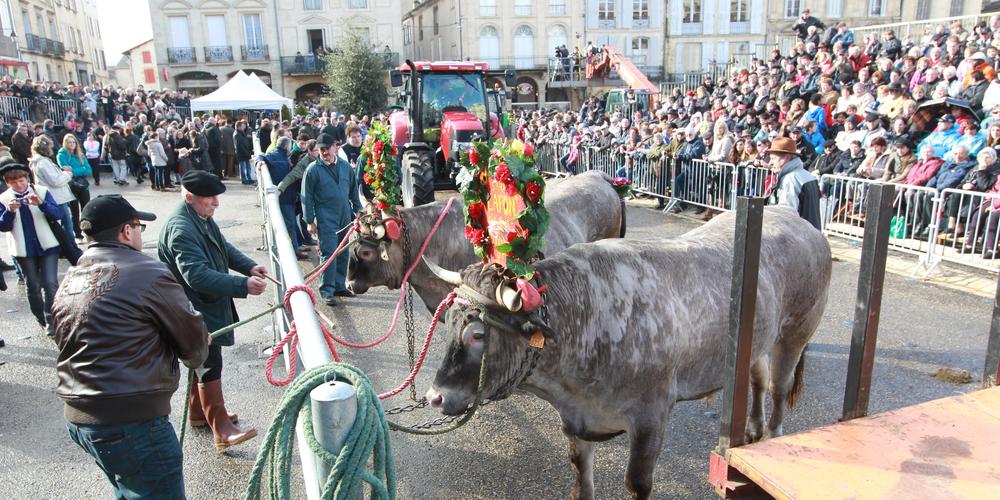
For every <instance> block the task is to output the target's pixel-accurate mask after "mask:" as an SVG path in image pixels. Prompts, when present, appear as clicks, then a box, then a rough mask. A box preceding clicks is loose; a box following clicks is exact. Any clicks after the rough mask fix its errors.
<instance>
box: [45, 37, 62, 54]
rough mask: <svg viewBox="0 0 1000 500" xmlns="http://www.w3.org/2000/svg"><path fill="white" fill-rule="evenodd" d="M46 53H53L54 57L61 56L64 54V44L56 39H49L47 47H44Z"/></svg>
mask: <svg viewBox="0 0 1000 500" xmlns="http://www.w3.org/2000/svg"><path fill="white" fill-rule="evenodd" d="M46 49H47V50H46V51H45V53H46V54H49V55H53V56H56V57H63V56H64V55H66V46H65V45H63V43H62V42H59V41H56V40H49V43H48V47H46Z"/></svg>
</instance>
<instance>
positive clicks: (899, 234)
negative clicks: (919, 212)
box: [889, 215, 908, 239]
mask: <svg viewBox="0 0 1000 500" xmlns="http://www.w3.org/2000/svg"><path fill="white" fill-rule="evenodd" d="M907 233H908V231H907V227H906V218H905V217H900V216H898V215H894V216H893V217H892V219H890V220H889V237H890V238H895V239H904V238H906V235H907Z"/></svg>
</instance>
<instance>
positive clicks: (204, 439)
mask: <svg viewBox="0 0 1000 500" xmlns="http://www.w3.org/2000/svg"><path fill="white" fill-rule="evenodd" d="M229 189H230V191H229V192H228V193H227V194H225V195H224V196H223V205H222V207H221V208H220V210H219V212H218V214H217V219H218V221H219V225H220V226H221V227H222V229H223V232H224V233H225V234H226V236H227V237H228V238H229V240H230V241H231V242H232V243H233V244H235V245H236V246H237V247H239V248H241V249H243V250H244V251H245V252H246V253H248V254H249V255H251V256H252V257H254V258H255V259H257V260H258V261H259V262H265V261H266V257H265V255H264V254H263V253H262V252H259V251H256V250H255V249H256V248H257V247H258V246H260V242H261V235H260V221H261V219H260V212H259V208H258V207H256V206H255V201H256V198H255V196H254V194H253V191H252V190H251V189H249V188H246V187H244V186H241V185H239V183H232V182H230V183H229ZM112 191H118V188H116V187H114V186H108V187H103V186H102V188H100V189H98V190H95V194H98V193H100V192H112ZM124 194H125V195H126V196H127V197H128V198H129V199H130V200H131V201H132V203H133V204H135V205H136V206H137V207H138V208H139V209H140V210H153V211H156V212H157V213H158V214H160V216H161V220H160V221H157V222H154V223H152V224H151V225H150V228H149V229H148V230H147V233H146V234H145V239H146V240H147V243H146V248H147V250H146V251H147V252H149V253H151V254H155V248H154V247H155V240H156V235H157V233H158V231H159V227H160V222H162V219H163V217H164V216H165V215H166V214H167V213H169V211H170V210H172V209H173V206H174V205H175V204H176V203H178V202H179V199H180V195H179V194H177V193H173V194H164V193H154V192H151V191H150V190H149V189H148V188H146V187H145V186H139V187H137V186H135V185H132V186H129V187H127V188H125V189H124ZM647 206H648V205H647V204H645V203H642V202H630V206H629V213H628V221H629V224H630V227H629V235H628V237H630V238H646V237H653V236H657V237H660V236H669V235H676V234H680V233H682V232H684V231H686V230H689V229H691V228H692V227H695V226H696V224H697V223H695V222H693V221H691V220H690V219H687V218H682V217H676V216H666V215H663V214H661V213H659V212H656V211H653V210H650V209H648V208H646V207H647ZM5 252H6V245H5V244H4V245H0V254H4V255H5V257H6V254H5ZM64 264H65V263H64ZM833 269H834V273H833V282H832V290H831V294H830V303H829V304H828V306H827V312H826V315H825V319H824V322H823V324H822V326H821V327H820V330H819V332H818V333H817V335H816V336H815V337H814V339H813V342H812V344H811V345H810V348H809V351H808V355H807V359H806V388H805V393H804V396H803V398H802V399H801V401H800V403H799V406H798V407H797V408H795V410H793V411H792V412H791V414H790V416H789V418H788V419H787V421H786V425H785V430H786V431H787V432H795V431H797V430H802V429H807V428H811V427H815V426H818V425H823V424H829V423H833V422H835V421H836V420H837V418H838V416H839V415H840V411H841V403H842V398H843V387H844V379H845V373H846V366H847V356H848V350H849V345H850V328H851V320H852V318H853V311H854V297H855V293H856V291H855V287H856V282H857V273H858V266H857V265H856V264H854V263H851V262H845V261H838V262H835V263H834V267H833ZM7 279H8V283H10V284H11V285H13V286H12V289H11V290H9V291H8V292H6V293H2V294H0V304H2V305H0V315H2V320H0V337H2V338H3V339H4V340H6V342H7V346H6V347H4V348H2V349H0V477H2V478H4V480H3V484H4V492H3V496H4V497H5V498H16V499H21V498H73V499H80V498H107V497H108V496H109V495H110V493H111V489H110V487H109V486H108V484H107V482H106V480H105V478H104V477H103V475H102V474H101V473H100V472H99V470H98V469H97V467H96V466H95V465H94V464H93V462H92V461H91V460H90V459H89V457H88V456H87V455H85V454H84V453H83V452H82V451H81V450H80V449H78V448H77V447H76V446H75V445H74V444H73V443H72V442H71V441H70V439H69V438H68V436H67V435H66V431H65V428H64V427H63V421H62V404H61V403H60V402H59V400H58V399H57V398H56V397H55V395H54V386H55V384H56V378H55V371H54V359H55V355H56V352H55V349H54V346H53V345H52V343H51V342H50V341H49V340H48V339H47V338H46V337H45V336H44V334H43V332H42V331H41V330H40V329H39V328H38V326H37V325H36V324H35V322H34V320H33V318H32V317H31V315H30V313H29V312H28V310H27V303H26V301H25V299H24V294H23V288H19V287H17V286H16V284H15V278H14V277H13V273H8V274H7ZM691 293H698V291H697V290H692V291H691ZM270 297H271V295H270V294H265V297H264V298H255V299H250V300H241V301H237V305H238V308H239V310H240V313H241V314H242V315H244V316H249V315H250V314H252V313H253V312H254V311H257V310H259V309H261V308H262V307H264V306H265V305H266V304H267V303H268V301H269V300H271V299H270ZM397 297H398V295H397V292H389V291H386V290H383V289H380V290H375V291H372V292H369V293H368V294H366V295H364V296H360V297H358V298H355V299H349V300H347V301H346V302H345V304H346V305H345V306H340V307H335V308H327V307H325V306H323V308H324V311H325V312H326V313H327V314H328V315H330V316H331V317H332V318H334V319H335V321H336V322H337V323H338V329H339V334H340V335H342V336H344V337H346V338H348V339H351V340H371V339H374V338H377V337H378V336H380V335H381V334H382V333H384V331H385V328H386V327H387V326H388V324H389V319H390V317H391V313H392V310H391V308H392V307H393V305H394V303H395V300H396V298H397ZM883 303H884V308H883V311H882V324H881V328H880V332H879V335H880V337H879V344H878V352H877V355H878V358H877V362H876V366H875V373H874V384H873V387H872V400H871V410H872V411H873V412H879V411H884V410H887V409H892V408H898V407H901V406H906V405H909V404H913V403H917V402H922V401H927V400H930V399H935V398H940V397H945V396H949V395H952V394H955V393H957V392H967V391H970V390H973V389H974V388H975V384H969V385H955V384H951V383H947V382H942V381H939V380H937V379H934V378H932V377H931V376H930V374H931V373H932V372H934V371H935V370H937V369H938V368H941V367H950V368H957V369H966V370H969V371H970V372H972V374H973V380H978V379H979V378H980V377H981V370H982V366H983V359H984V356H985V348H986V336H987V332H988V329H989V318H990V303H991V302H990V300H988V299H984V298H981V297H977V296H973V295H969V294H966V293H963V292H961V291H956V290H952V289H944V288H939V287H935V286H933V285H930V284H928V283H924V282H920V281H916V280H912V279H909V278H905V277H901V276H898V275H889V276H888V277H887V279H886V293H885V298H884V302H883ZM417 309H419V308H417ZM727 310H728V304H719V314H726V311H727ZM418 313H419V317H418V318H417V330H418V333H417V336H418V338H419V337H422V335H423V332H425V331H426V326H427V324H428V321H429V319H430V317H429V315H428V314H427V313H426V311H423V310H419V311H418ZM441 333H442V334H445V335H446V334H447V333H446V332H444V331H443V330H442V331H441ZM236 336H237V345H236V346H235V347H233V348H229V349H228V350H227V351H226V363H227V364H226V369H225V372H224V373H225V376H224V385H225V387H226V388H227V390H226V399H227V403H228V405H229V407H230V409H231V410H233V411H237V412H239V414H240V419H241V422H242V423H243V424H244V425H254V426H256V427H257V429H258V431H259V432H260V433H261V435H263V434H264V432H265V430H266V427H267V425H268V424H269V423H270V419H271V415H272V412H273V408H274V406H275V404H276V403H277V401H278V400H279V398H280V396H281V390H280V389H277V388H274V387H271V386H270V385H269V384H268V383H267V381H266V380H265V378H264V371H263V367H264V360H265V358H266V354H265V353H264V351H265V350H266V349H267V348H268V347H269V346H270V345H271V342H272V339H273V332H272V331H271V327H270V322H269V321H267V320H261V321H259V322H258V323H256V324H254V325H251V326H250V327H245V328H242V329H241V330H238V331H237V334H236ZM441 338H442V337H441V336H439V337H438V341H436V342H435V343H434V346H441V345H442V344H443V342H442V341H441V340H440V339H441ZM405 343H406V342H405V336H404V335H403V333H402V332H401V331H399V332H397V333H396V334H395V335H394V336H393V338H392V339H390V341H389V342H387V343H385V344H383V345H381V346H379V347H377V348H375V349H372V350H369V351H364V352H354V351H350V350H346V349H345V350H342V351H341V354H342V355H343V357H344V358H345V360H347V361H350V362H352V363H355V364H357V365H358V366H359V367H361V368H362V369H363V370H365V371H366V372H367V373H368V374H369V375H370V376H371V378H372V380H373V381H374V382H375V384H376V386H377V387H376V389H381V390H385V389H386V388H389V387H394V386H395V385H397V384H398V383H399V381H400V380H402V379H403V377H404V376H405V374H406V358H407V355H406V348H405ZM441 355H442V352H441V349H435V348H433V347H432V350H431V353H430V356H429V361H428V364H427V365H426V369H425V371H424V372H422V373H421V375H420V377H419V378H418V380H417V385H418V390H419V391H420V392H421V393H422V392H423V391H425V390H426V389H427V387H428V384H429V381H430V380H431V378H432V377H433V373H434V369H435V368H436V367H437V365H438V360H439V359H440V356H441ZM719 369H720V370H721V369H722V367H721V366H720V367H719ZM182 394H183V391H181V392H179V393H177V394H176V395H175V397H174V400H173V407H174V410H175V412H174V414H173V415H172V417H173V420H174V422H175V425H177V424H178V423H179V419H180V408H181V406H180V405H181V399H182ZM402 403H403V397H402V396H400V397H397V398H396V401H388V402H387V403H386V406H389V407H391V406H395V405H396V404H402ZM719 406H720V405H719V400H718V397H716V398H714V399H712V400H708V401H696V402H686V403H681V404H678V405H677V406H676V408H675V410H674V413H673V416H672V418H671V421H670V425H669V429H668V431H667V432H668V437H667V440H666V444H665V446H664V449H663V451H662V453H661V456H660V460H659V463H658V466H657V471H656V485H655V489H654V495H655V497H656V498H706V499H707V498H713V497H714V493H713V492H712V490H711V488H710V487H709V486H708V485H707V483H706V477H707V471H708V452H709V450H710V449H712V447H714V445H715V441H716V439H717V434H718V423H719V420H718V414H717V412H718V410H719ZM436 416H437V415H435V414H432V412H430V411H429V410H426V413H422V414H420V415H419V416H415V417H412V420H410V421H411V422H415V421H418V420H419V421H422V420H427V419H431V418H434V417H436ZM392 438H393V446H394V448H395V451H396V453H395V457H396V468H397V473H398V478H399V489H398V493H399V498H406V499H408V498H421V499H454V498H484V499H485V498H545V499H550V498H553V499H554V498H565V496H566V495H567V493H568V492H569V488H570V484H571V481H572V478H573V473H572V469H571V467H570V466H569V464H568V462H567V460H566V454H567V446H566V442H565V440H564V438H563V437H562V435H561V433H560V431H559V421H558V418H557V416H556V414H555V412H554V411H553V410H552V409H551V408H550V407H549V406H548V405H547V404H545V403H544V402H542V401H541V400H538V399H535V398H533V397H528V396H515V397H513V398H511V399H509V400H507V401H504V402H500V403H497V404H494V405H491V406H488V407H486V408H484V409H483V410H482V411H481V412H480V414H479V415H477V416H476V417H475V418H474V419H473V420H472V421H471V422H470V423H469V424H468V425H467V426H465V427H464V428H462V429H460V430H458V431H456V432H453V433H451V434H447V435H444V436H439V437H414V436H410V435H405V434H399V433H394V434H393V435H392ZM259 443H260V439H257V440H253V441H251V442H249V443H246V444H243V445H239V446H236V447H235V448H232V449H230V450H229V451H227V452H226V453H223V454H220V453H217V452H216V451H215V448H214V446H213V444H212V439H211V433H210V432H209V431H206V430H195V431H193V432H190V433H189V436H188V440H187V442H186V443H185V448H184V450H185V461H186V467H185V474H186V480H187V492H188V496H189V497H190V498H194V499H209V498H211V499H215V498H226V499H228V498H238V497H242V495H243V492H244V488H245V486H246V480H247V478H248V476H249V472H250V468H251V467H252V465H253V460H254V458H255V456H256V453H257V446H258V445H259ZM871 452H872V453H878V450H871ZM627 455H628V446H627V440H626V438H624V437H618V438H616V439H614V440H612V441H610V442H607V443H603V444H600V445H599V446H598V447H597V458H596V464H597V466H596V474H595V476H596V487H597V496H598V497H599V498H623V497H625V496H626V495H627V492H626V490H625V487H624V483H623V481H622V477H623V475H624V470H625V464H626V458H627ZM296 457H297V453H296ZM300 483H301V479H300V477H299V476H298V469H297V468H296V477H295V479H294V480H293V484H294V485H295V487H296V488H298V491H297V495H298V496H301V484H300Z"/></svg>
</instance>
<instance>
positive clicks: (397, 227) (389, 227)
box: [382, 219, 403, 241]
mask: <svg viewBox="0 0 1000 500" xmlns="http://www.w3.org/2000/svg"><path fill="white" fill-rule="evenodd" d="M382 226H383V227H384V228H385V235H386V237H388V238H389V239H390V240H393V241H395V240H398V239H399V237H400V236H401V235H402V233H403V227H402V224H401V223H400V221H399V219H385V220H384V221H382Z"/></svg>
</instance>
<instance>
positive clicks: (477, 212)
mask: <svg viewBox="0 0 1000 500" xmlns="http://www.w3.org/2000/svg"><path fill="white" fill-rule="evenodd" d="M485 216H486V206H485V205H483V204H482V202H478V201H477V202H476V203H473V204H471V205H469V218H470V219H472V220H474V221H481V220H483V217H485Z"/></svg>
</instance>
